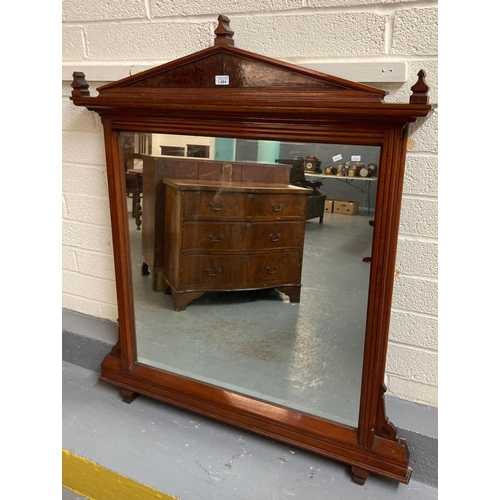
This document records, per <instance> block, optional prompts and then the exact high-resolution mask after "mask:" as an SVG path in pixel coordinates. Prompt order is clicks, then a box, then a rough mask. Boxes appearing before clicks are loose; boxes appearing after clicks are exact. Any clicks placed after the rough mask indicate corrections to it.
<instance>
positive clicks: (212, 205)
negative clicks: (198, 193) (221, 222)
mask: <svg viewBox="0 0 500 500" xmlns="http://www.w3.org/2000/svg"><path fill="white" fill-rule="evenodd" d="M210 208H211V209H212V210H213V211H214V212H220V211H221V210H224V208H226V204H225V203H222V204H221V206H220V207H219V208H216V207H215V204H214V203H210Z"/></svg>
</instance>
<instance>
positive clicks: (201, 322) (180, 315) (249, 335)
mask: <svg viewBox="0 0 500 500" xmlns="http://www.w3.org/2000/svg"><path fill="white" fill-rule="evenodd" d="M129 220H130V222H131V223H130V236H131V251H132V262H133V263H134V264H133V274H134V294H135V306H136V325H137V352H138V360H139V362H141V363H144V364H147V365H150V366H154V367H157V368H160V369H164V370H166V371H170V372H174V373H179V374H181V375H184V376H187V377H191V378H195V379H197V380H202V381H205V382H207V383H209V384H213V385H217V386H221V387H224V388H227V389H230V390H233V391H236V392H240V393H244V394H247V395H250V396H252V397H256V398H259V399H263V400H268V401H272V402H274V403H276V404H278V405H282V406H286V407H292V408H294V409H297V410H300V411H303V412H306V413H312V414H314V415H318V416H321V417H324V418H327V419H330V420H334V421H337V422H340V423H343V424H346V425H350V426H352V427H356V426H357V421H358V401H359V398H360V387H361V372H362V363H363V345H364V333H365V320H366V308H367V295H368V280H369V273H370V264H369V263H366V262H363V257H366V256H368V255H370V251H371V242H372V235H373V228H372V227H371V226H370V225H369V220H370V218H369V217H367V216H361V215H354V216H353V215H339V214H330V213H326V214H325V215H324V222H323V224H320V223H319V219H314V220H311V221H308V222H307V223H306V237H305V247H304V260H303V271H302V285H303V286H302V291H301V302H300V303H299V304H292V303H289V300H288V297H287V296H286V295H284V294H282V293H280V292H279V291H278V290H276V289H270V290H260V291H245V292H220V293H207V294H205V295H204V296H202V297H201V298H199V299H197V300H195V301H194V302H192V303H191V304H190V305H189V306H188V307H187V309H186V310H185V311H182V312H175V311H174V308H173V303H172V298H171V296H168V295H165V294H164V293H162V292H154V291H153V290H152V281H153V278H152V275H149V276H146V277H144V276H142V273H141V266H142V258H141V236H142V232H141V231H140V230H137V229H136V227H135V223H134V221H133V219H132V218H130V219H129Z"/></svg>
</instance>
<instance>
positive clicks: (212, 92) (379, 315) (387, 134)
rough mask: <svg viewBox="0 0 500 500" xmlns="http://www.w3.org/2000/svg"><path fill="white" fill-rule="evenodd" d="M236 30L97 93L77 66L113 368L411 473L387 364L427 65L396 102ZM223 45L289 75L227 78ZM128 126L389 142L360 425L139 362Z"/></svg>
mask: <svg viewBox="0 0 500 500" xmlns="http://www.w3.org/2000/svg"><path fill="white" fill-rule="evenodd" d="M232 36H233V34H232V32H231V30H230V29H229V21H228V20H227V18H224V17H221V18H220V19H219V27H218V29H217V31H216V41H215V45H214V47H211V48H209V49H205V50H203V51H200V52H197V53H195V54H191V55H188V56H186V57H184V58H181V59H178V60H176V61H172V62H170V63H167V64H164V65H161V66H158V67H156V68H153V69H151V70H148V71H144V72H142V73H139V74H137V75H134V76H131V77H128V78H124V79H123V80H119V81H117V82H114V83H111V84H108V85H105V86H103V87H100V88H99V89H98V90H99V95H98V96H96V97H92V96H90V93H89V91H88V85H87V82H86V81H85V77H84V75H83V74H82V73H80V72H78V73H75V78H74V82H73V85H72V86H73V92H72V97H71V99H72V101H73V103H74V104H75V105H77V106H85V107H86V108H87V109H89V110H92V111H95V112H97V113H99V115H100V116H101V120H102V122H103V127H104V138H105V145H106V162H107V169H108V185H109V196H110V206H111V222H112V228H113V247H114V256H115V272H116V287H117V296H118V312H119V341H118V343H117V344H116V345H115V346H114V348H113V350H112V352H111V353H110V354H109V355H108V356H106V358H105V359H104V360H103V363H102V376H101V379H102V380H104V381H107V382H109V383H112V384H114V385H116V386H117V387H119V388H121V389H124V390H125V391H124V392H123V394H124V397H125V400H126V401H131V400H132V399H133V397H134V395H136V394H143V395H146V396H149V397H153V398H156V399H158V400H160V401H164V402H167V403H170V404H174V405H177V406H179V407H182V408H185V409H189V410H191V411H196V412H199V413H201V414H203V415H207V416H210V417H213V418H216V419H219V420H221V421H224V422H226V423H229V424H232V425H235V426H239V427H241V428H244V429H248V430H251V431H254V432H257V433H260V434H263V435H265V436H269V437H272V438H275V439H279V440H282V441H284V442H286V443H288V444H292V445H296V446H299V447H302V448H304V449H306V450H309V451H312V452H315V453H319V454H322V455H324V456H327V457H331V458H334V459H337V460H341V461H343V462H345V463H346V464H348V465H349V466H351V467H352V474H353V479H354V480H355V482H357V483H364V481H365V479H366V477H367V476H368V475H369V474H370V473H371V472H373V473H376V474H380V475H383V476H386V477H388V478H391V479H394V480H397V481H401V482H408V481H409V478H410V475H411V468H410V467H409V454H408V450H407V447H406V443H405V442H404V440H402V439H400V438H398V437H397V435H396V432H395V429H394V426H393V425H392V424H391V423H390V421H389V420H388V419H387V417H386V415H385V405H384V393H385V386H384V374H385V362H386V354H387V343H388V337H389V322H390V314H391V300H392V290H393V279H394V268H395V259H396V246H397V234H398V226H399V215H400V208H401V198H402V185H403V177H404V164H405V155H406V142H407V130H408V124H409V123H412V122H415V121H416V120H417V119H419V118H423V117H425V116H427V114H428V113H429V111H430V110H431V106H430V105H429V104H428V99H427V90H428V89H427V86H426V85H425V81H424V77H425V75H424V74H423V72H421V73H419V76H418V82H417V84H416V85H415V86H414V88H413V94H412V96H410V99H409V102H408V103H392V104H391V103H385V102H383V97H384V95H385V92H383V91H380V90H378V89H374V88H372V87H368V86H365V85H361V84H358V83H355V82H349V81H346V80H343V79H339V78H336V77H333V76H329V75H325V74H322V73H318V72H315V71H311V70H308V69H305V68H301V67H298V66H294V65H291V64H288V63H283V62H281V61H277V60H273V59H270V58H268V57H264V56H261V55H258V54H253V53H249V52H246V51H242V50H240V49H236V48H235V47H233V42H234V41H233V39H232ZM222 57H223V60H224V61H230V60H232V62H231V63H230V64H229V65H228V66H227V72H228V73H230V71H233V69H231V68H238V67H242V66H243V65H244V64H246V63H248V61H251V65H250V67H253V68H255V69H253V70H252V75H256V77H255V78H256V79H258V81H260V80H259V78H260V76H259V75H262V74H269V75H271V74H272V73H274V74H277V75H279V76H278V77H277V78H271V80H267V79H265V80H264V82H265V83H264V84H263V85H259V86H252V84H251V83H252V81H255V80H252V79H251V78H250V79H249V80H247V79H242V78H241V77H240V76H239V75H241V74H242V73H241V72H240V71H239V70H238V69H234V71H235V73H234V74H229V77H230V81H232V82H236V85H235V86H231V87H229V88H227V87H216V86H215V82H214V78H213V77H214V76H215V75H219V74H220V72H221V66H220V63H221V58H222ZM238 61H239V62H238ZM200 67H203V73H204V75H203V77H199V68H200ZM174 75H175V78H174ZM206 75H209V76H211V78H208V77H206ZM250 76H251V75H250ZM174 80H175V82H179V85H177V83H174ZM246 82H249V84H247V83H246ZM296 82H300V83H299V84H297V83H296ZM121 131H128V132H141V133H144V132H147V133H155V132H158V133H171V134H189V135H207V136H211V137H213V136H217V137H234V138H246V139H267V140H282V141H297V142H305V141H312V142H325V143H337V144H360V145H375V146H379V147H380V148H381V158H380V165H379V176H378V187H377V189H378V192H377V224H376V225H375V226H374V233H373V247H372V253H371V263H370V266H371V271H370V284H369V297H368V317H367V325H366V335H365V354H364V361H363V377H362V387H361V401H360V413H359V422H358V426H357V428H355V429H354V428H350V427H347V426H344V425H340V424H337V423H335V422H329V421H325V420H323V419H321V418H317V417H314V416H311V415H308V414H305V413H302V412H299V411H296V410H291V409H288V408H282V407H276V406H274V405H273V404H271V403H268V402H264V401H261V400H257V399H255V398H251V397H248V396H244V395H241V394H238V395H235V394H233V393H231V392H230V391H227V390H224V389H221V388H217V387H213V386H210V385H207V384H204V383H202V382H199V381H196V380H192V379H187V378H184V377H182V376H179V375H175V374H172V373H168V372H165V371H162V370H158V369H154V368H151V367H148V366H143V365H140V364H138V363H137V362H136V356H137V354H136V346H135V318H134V307H133V291H132V274H131V263H130V250H129V236H128V221H127V209H126V190H125V175H124V168H123V166H122V165H121V163H120V142H119V137H120V132H121ZM193 293H199V292H193Z"/></svg>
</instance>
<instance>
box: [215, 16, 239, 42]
mask: <svg viewBox="0 0 500 500" xmlns="http://www.w3.org/2000/svg"><path fill="white" fill-rule="evenodd" d="M217 20H218V21H219V25H218V26H217V28H216V30H215V32H214V33H215V45H234V40H233V35H234V31H233V30H232V29H231V28H230V27H229V22H230V21H229V17H227V16H223V15H222V14H221V15H220V16H219V17H218V19H217Z"/></svg>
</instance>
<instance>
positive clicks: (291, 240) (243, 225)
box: [164, 179, 310, 311]
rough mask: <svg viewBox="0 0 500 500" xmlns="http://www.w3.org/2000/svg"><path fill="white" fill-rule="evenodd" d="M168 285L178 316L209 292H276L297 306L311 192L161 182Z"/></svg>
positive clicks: (281, 187) (215, 183) (246, 185)
mask: <svg viewBox="0 0 500 500" xmlns="http://www.w3.org/2000/svg"><path fill="white" fill-rule="evenodd" d="M164 183H165V185H166V196H165V200H166V203H165V235H166V236H167V239H166V244H165V282H166V287H167V291H170V292H171V293H172V297H173V301H174V307H175V309H176V310H177V311H181V310H183V309H185V308H186V306H187V305H188V304H189V303H190V302H191V301H192V300H194V299H196V298H197V297H199V296H201V295H202V294H203V293H205V292H207V291H216V290H218V291H221V290H225V291H234V290H248V289H261V288H274V287H277V288H279V289H280V290H281V291H282V292H284V293H285V294H287V295H288V296H289V298H290V301H291V302H299V301H300V287H301V274H302V256H303V249H304V233H305V221H306V219H305V215H306V202H307V196H309V195H310V190H307V189H303V188H299V187H295V186H290V185H287V184H261V183H245V182H218V181H202V180H173V179H165V180H164Z"/></svg>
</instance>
